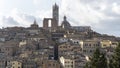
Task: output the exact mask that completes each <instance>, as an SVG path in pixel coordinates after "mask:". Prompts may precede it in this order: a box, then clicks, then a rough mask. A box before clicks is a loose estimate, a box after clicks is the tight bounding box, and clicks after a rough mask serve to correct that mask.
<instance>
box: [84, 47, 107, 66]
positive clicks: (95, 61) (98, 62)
mask: <svg viewBox="0 0 120 68" xmlns="http://www.w3.org/2000/svg"><path fill="white" fill-rule="evenodd" d="M84 68H107V59H106V57H105V54H103V53H101V52H100V50H99V49H96V51H95V52H94V54H93V56H92V57H91V58H90V62H88V63H87V64H86V66H85V67H84Z"/></svg>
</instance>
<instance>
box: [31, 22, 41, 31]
mask: <svg viewBox="0 0 120 68" xmlns="http://www.w3.org/2000/svg"><path fill="white" fill-rule="evenodd" d="M31 28H34V29H35V28H39V26H38V24H37V22H36V20H34V23H33V24H31Z"/></svg>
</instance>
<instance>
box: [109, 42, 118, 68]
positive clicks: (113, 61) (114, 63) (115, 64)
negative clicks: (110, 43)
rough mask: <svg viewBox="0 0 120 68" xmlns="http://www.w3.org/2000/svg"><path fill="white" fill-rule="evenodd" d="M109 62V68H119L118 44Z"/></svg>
mask: <svg viewBox="0 0 120 68" xmlns="http://www.w3.org/2000/svg"><path fill="white" fill-rule="evenodd" d="M109 62H110V63H109V68H120V43H119V44H118V46H117V47H116V49H115V52H114V54H113V56H112V58H111V59H110V61H109Z"/></svg>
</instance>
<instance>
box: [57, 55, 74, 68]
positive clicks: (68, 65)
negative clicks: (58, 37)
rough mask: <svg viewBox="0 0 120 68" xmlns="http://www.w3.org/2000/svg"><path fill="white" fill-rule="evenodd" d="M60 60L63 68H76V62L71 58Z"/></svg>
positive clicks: (61, 58)
mask: <svg viewBox="0 0 120 68" xmlns="http://www.w3.org/2000/svg"><path fill="white" fill-rule="evenodd" d="M59 60H60V63H61V64H62V66H63V68H75V61H74V60H73V59H70V58H69V57H60V58H59Z"/></svg>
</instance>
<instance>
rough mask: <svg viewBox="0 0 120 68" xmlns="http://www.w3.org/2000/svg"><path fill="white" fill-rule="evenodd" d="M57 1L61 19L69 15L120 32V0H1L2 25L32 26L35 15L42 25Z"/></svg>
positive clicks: (105, 31)
mask: <svg viewBox="0 0 120 68" xmlns="http://www.w3.org/2000/svg"><path fill="white" fill-rule="evenodd" d="M55 2H56V3H57V4H58V5H59V7H60V13H59V14H60V23H61V21H62V20H63V19H62V18H63V16H64V15H66V16H67V18H68V21H69V22H70V24H71V25H74V26H78V25H79V26H91V27H92V29H93V30H94V31H97V32H99V33H102V34H109V35H116V36H120V0H0V27H1V28H2V27H9V26H25V27H29V26H30V24H32V23H33V21H34V19H36V20H37V23H38V24H39V26H42V20H43V18H44V17H51V16H52V5H54V3H55Z"/></svg>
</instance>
